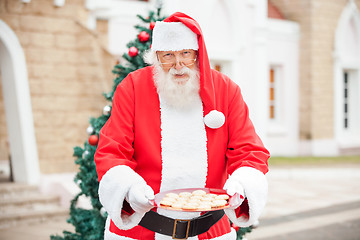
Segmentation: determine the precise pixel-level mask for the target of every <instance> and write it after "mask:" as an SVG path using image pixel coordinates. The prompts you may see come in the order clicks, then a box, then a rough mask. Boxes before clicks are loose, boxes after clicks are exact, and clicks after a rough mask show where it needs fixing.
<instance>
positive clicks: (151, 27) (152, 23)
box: [149, 22, 155, 30]
mask: <svg viewBox="0 0 360 240" xmlns="http://www.w3.org/2000/svg"><path fill="white" fill-rule="evenodd" d="M154 27H155V22H151V23H150V26H149V28H150V30H153V29H154Z"/></svg>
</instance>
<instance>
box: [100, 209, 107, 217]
mask: <svg viewBox="0 0 360 240" xmlns="http://www.w3.org/2000/svg"><path fill="white" fill-rule="evenodd" d="M100 214H101V216H103V217H106V215H107V212H106V210H105V208H104V207H102V208H101V209H100Z"/></svg>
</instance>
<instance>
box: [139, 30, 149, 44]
mask: <svg viewBox="0 0 360 240" xmlns="http://www.w3.org/2000/svg"><path fill="white" fill-rule="evenodd" d="M149 38H150V35H149V34H148V33H147V32H145V31H142V32H140V33H139V35H138V39H139V41H140V42H147V41H148V40H149Z"/></svg>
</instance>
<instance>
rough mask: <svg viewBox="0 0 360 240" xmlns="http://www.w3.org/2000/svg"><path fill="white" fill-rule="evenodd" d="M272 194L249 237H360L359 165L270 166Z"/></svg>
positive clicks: (61, 223) (52, 228)
mask: <svg viewBox="0 0 360 240" xmlns="http://www.w3.org/2000/svg"><path fill="white" fill-rule="evenodd" d="M267 178H268V181H269V196H268V203H267V206H266V207H265V210H264V212H263V214H262V216H261V217H260V220H259V225H258V226H257V227H256V228H255V229H253V231H252V232H251V233H248V234H246V236H245V237H246V239H247V240H303V239H306V240H325V239H326V240H335V239H336V240H339V239H341V240H360V165H359V164H357V165H336V166H334V165H333V166H301V167H295V166H289V167H284V166H282V167H271V168H270V172H269V173H268V174H267ZM73 229H74V228H73V226H72V225H69V224H67V223H66V219H59V220H56V221H53V222H45V223H41V224H34V225H27V226H21V227H13V228H9V229H0V240H23V239H27V240H45V239H46V240H49V239H50V237H49V236H50V235H53V234H61V233H62V231H63V230H68V231H73Z"/></svg>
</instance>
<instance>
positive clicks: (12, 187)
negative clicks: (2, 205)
mask: <svg viewBox="0 0 360 240" xmlns="http://www.w3.org/2000/svg"><path fill="white" fill-rule="evenodd" d="M36 195H39V189H38V187H37V186H34V185H27V184H22V183H0V199H1V200H5V199H12V198H14V197H15V198H19V197H26V196H36Z"/></svg>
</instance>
